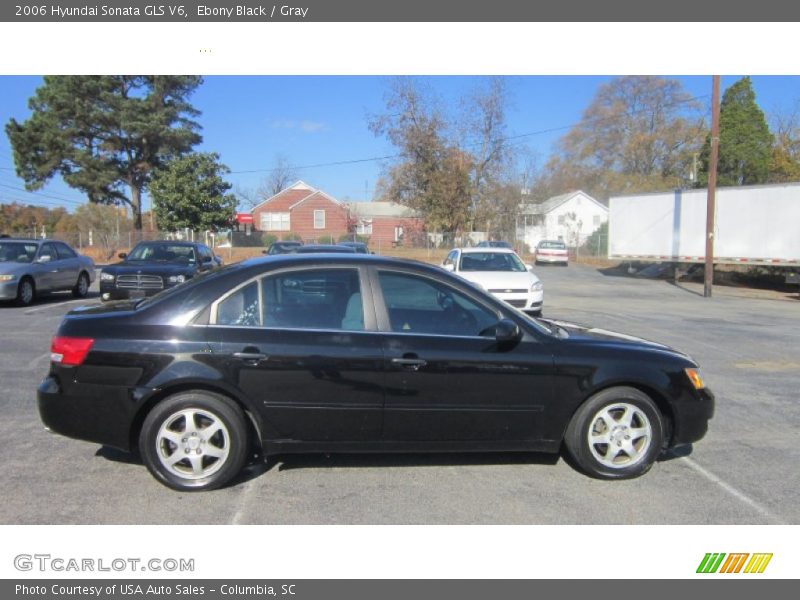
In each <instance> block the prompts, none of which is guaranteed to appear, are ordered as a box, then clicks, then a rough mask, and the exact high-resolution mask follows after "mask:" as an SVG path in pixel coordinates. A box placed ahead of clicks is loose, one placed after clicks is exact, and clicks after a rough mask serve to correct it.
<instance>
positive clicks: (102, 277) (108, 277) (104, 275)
mask: <svg viewBox="0 0 800 600" xmlns="http://www.w3.org/2000/svg"><path fill="white" fill-rule="evenodd" d="M100 281H114V276H113V275H112V274H111V273H100Z"/></svg>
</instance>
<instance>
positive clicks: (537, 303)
mask: <svg viewBox="0 0 800 600" xmlns="http://www.w3.org/2000/svg"><path fill="white" fill-rule="evenodd" d="M491 293H492V295H493V296H495V297H496V298H499V299H500V300H502V301H503V302H507V303H508V304H510V305H511V306H513V307H514V308H518V309H520V310H522V311H526V312H538V311H540V310H542V306H543V305H544V292H543V291H539V292H522V293H506V292H491Z"/></svg>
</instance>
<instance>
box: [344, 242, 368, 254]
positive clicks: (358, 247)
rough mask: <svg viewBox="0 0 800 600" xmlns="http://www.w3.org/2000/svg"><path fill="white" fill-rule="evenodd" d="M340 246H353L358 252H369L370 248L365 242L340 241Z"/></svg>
mask: <svg viewBox="0 0 800 600" xmlns="http://www.w3.org/2000/svg"><path fill="white" fill-rule="evenodd" d="M339 246H345V247H346V248H352V249H353V250H354V251H355V252H356V253H358V254H369V248H367V245H366V244H365V243H364V242H339Z"/></svg>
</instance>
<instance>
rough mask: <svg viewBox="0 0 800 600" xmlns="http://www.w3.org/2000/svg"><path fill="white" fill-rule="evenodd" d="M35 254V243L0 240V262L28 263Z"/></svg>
mask: <svg viewBox="0 0 800 600" xmlns="http://www.w3.org/2000/svg"><path fill="white" fill-rule="evenodd" d="M35 256H36V244H26V243H25V242H0V262H12V263H29V262H33V259H34V257H35Z"/></svg>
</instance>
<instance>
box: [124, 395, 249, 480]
mask: <svg viewBox="0 0 800 600" xmlns="http://www.w3.org/2000/svg"><path fill="white" fill-rule="evenodd" d="M247 443H248V440H247V427H246V423H245V416H244V414H243V413H242V410H241V408H239V406H238V405H236V403H235V402H233V401H232V400H230V399H229V398H226V397H225V396H221V395H218V394H213V393H210V392H206V391H192V392H182V393H179V394H175V395H174V396H170V397H169V398H167V399H165V400H163V401H162V402H160V403H159V404H157V405H156V406H155V407H154V408H153V410H151V411H150V413H149V414H148V415H147V418H146V419H145V420H144V424H143V425H142V432H141V434H140V436H139V451H140V453H141V456H142V459H143V460H144V463H145V465H147V468H148V470H149V471H150V473H151V474H152V475H153V476H154V477H155V478H156V479H158V480H159V481H160V482H161V483H163V484H164V485H166V486H168V487H171V488H173V489H175V490H181V491H203V490H212V489H216V488H219V487H222V486H223V485H225V484H226V483H228V482H229V481H230V480H231V479H233V478H234V477H235V476H236V475H237V474H238V473H239V472H240V471H241V470H242V467H243V466H244V464H245V459H246V457H247Z"/></svg>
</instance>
